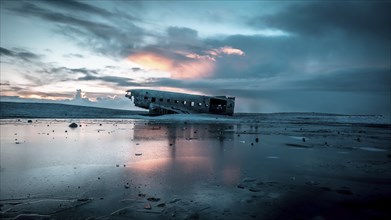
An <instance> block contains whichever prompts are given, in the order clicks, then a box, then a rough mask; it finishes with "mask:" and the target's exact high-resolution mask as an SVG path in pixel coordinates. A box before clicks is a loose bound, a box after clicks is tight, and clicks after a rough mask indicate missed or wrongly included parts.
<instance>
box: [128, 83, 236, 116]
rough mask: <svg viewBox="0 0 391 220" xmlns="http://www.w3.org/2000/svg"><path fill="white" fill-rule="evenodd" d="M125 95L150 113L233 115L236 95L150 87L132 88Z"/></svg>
mask: <svg viewBox="0 0 391 220" xmlns="http://www.w3.org/2000/svg"><path fill="white" fill-rule="evenodd" d="M126 92H127V93H126V95H125V97H127V98H129V99H131V100H132V99H133V101H134V105H135V106H137V107H140V108H145V109H149V114H150V115H164V114H192V113H210V114H220V115H233V114H234V108H235V97H226V96H203V95H191V94H184V93H177V92H166V91H158V90H149V89H131V90H128V91H126Z"/></svg>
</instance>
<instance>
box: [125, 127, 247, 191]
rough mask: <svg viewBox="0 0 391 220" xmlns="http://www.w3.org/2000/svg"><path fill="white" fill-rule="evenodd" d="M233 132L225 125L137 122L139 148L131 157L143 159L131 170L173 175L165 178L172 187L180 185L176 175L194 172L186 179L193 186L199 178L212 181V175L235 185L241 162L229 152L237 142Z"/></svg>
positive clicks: (134, 164)
mask: <svg viewBox="0 0 391 220" xmlns="http://www.w3.org/2000/svg"><path fill="white" fill-rule="evenodd" d="M232 130H234V126H232V125H222V124H208V125H206V126H205V124H203V125H198V124H183V125H178V124H176V123H173V124H160V123H135V124H134V129H133V138H134V139H133V141H134V143H138V144H139V145H137V146H136V147H134V148H132V149H133V150H134V152H132V153H131V154H130V155H135V154H136V153H142V156H133V157H132V158H133V159H131V161H132V166H131V167H132V169H135V170H137V171H138V172H140V173H143V174H145V175H150V174H154V175H155V174H156V175H159V176H160V175H163V174H164V175H168V174H170V175H168V176H166V177H162V179H166V181H168V183H167V184H169V185H170V184H173V185H177V184H179V183H174V182H172V181H174V180H172V179H170V178H171V177H172V176H173V175H174V174H176V175H177V176H184V175H188V174H190V173H191V177H187V180H186V181H189V182H188V183H187V184H190V183H191V181H196V180H197V178H201V179H203V178H210V176H209V174H210V173H211V172H212V173H214V174H215V175H217V176H219V178H221V179H223V181H224V182H226V183H227V184H232V183H235V181H236V182H237V181H239V178H240V161H239V160H237V159H234V158H232V157H234V155H230V153H227V152H226V150H227V148H229V149H231V148H232V147H233V146H232V145H233V144H234V143H235V142H234V139H235V136H234V133H233V132H230V131H232ZM226 161H230V162H229V163H226ZM157 173H158V174H157ZM174 176H175V175H174ZM172 178H174V177H172ZM174 179H175V181H177V180H176V179H177V178H174ZM178 181H179V182H181V181H185V180H182V179H180V180H179V179H178Z"/></svg>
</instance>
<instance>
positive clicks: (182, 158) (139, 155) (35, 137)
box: [0, 120, 382, 197]
mask: <svg viewBox="0 0 391 220" xmlns="http://www.w3.org/2000/svg"><path fill="white" fill-rule="evenodd" d="M72 121H75V122H76V123H78V124H80V125H81V127H78V128H75V129H72V128H69V127H68V125H69V124H70V122H71V120H61V121H56V120H37V121H35V120H34V121H33V123H27V122H26V121H23V120H22V121H19V122H18V121H16V120H14V121H12V120H11V121H8V122H9V123H8V122H7V121H4V120H3V121H2V123H1V126H0V128H1V148H0V150H1V155H0V159H1V161H0V165H1V177H2V178H1V180H0V183H1V197H4V196H7V195H9V194H8V193H9V192H13V193H15V192H19V194H23V193H27V192H33V191H36V192H37V193H38V192H39V193H46V190H47V188H50V187H51V188H53V192H55V191H59V190H60V191H61V190H69V189H67V187H69V188H72V186H75V187H76V186H80V185H81V186H82V185H91V184H92V186H93V185H94V184H97V183H95V182H94V181H95V180H96V179H97V178H98V177H99V178H101V179H102V180H103V179H107V181H109V182H111V183H113V184H114V185H116V186H118V185H119V186H118V187H123V186H121V184H122V183H123V182H129V181H131V182H132V184H134V185H135V186H137V187H140V186H142V187H144V188H145V187H147V188H149V190H151V191H155V192H156V193H163V192H165V193H167V194H172V193H191V192H192V190H195V189H199V188H200V187H202V186H203V184H210V185H215V186H223V187H232V186H235V185H236V184H237V183H238V182H240V180H241V179H242V178H244V177H249V176H250V177H256V178H259V179H263V180H284V181H286V179H290V178H291V177H292V176H297V175H303V173H312V172H313V171H314V170H316V172H315V173H322V172H323V173H325V172H330V173H329V174H327V175H336V174H338V172H343V170H332V172H331V171H329V170H328V167H327V166H325V167H322V166H319V165H318V164H320V161H323V162H324V163H338V162H339V161H340V160H341V159H342V160H343V159H346V158H350V157H351V156H352V155H353V153H356V154H357V155H359V154H360V153H361V151H359V152H357V151H348V153H347V154H339V153H338V154H337V153H336V152H338V151H335V150H333V149H332V148H324V142H325V141H324V139H323V137H322V136H313V137H311V138H308V137H307V140H308V141H307V142H306V143H303V142H302V140H301V138H300V139H297V138H291V137H293V136H294V137H296V136H298V134H296V133H295V132H290V133H289V132H287V133H286V134H285V135H269V132H271V130H272V128H270V126H266V127H265V126H262V127H261V126H260V125H259V124H251V123H249V124H217V123H215V124H213V123H212V124H197V123H195V124H192V123H185V122H178V123H159V122H153V121H147V120H72ZM270 125H272V124H270ZM292 126H296V125H292ZM288 129H290V130H292V131H300V129H297V128H295V127H293V128H289V127H288ZM280 131H281V129H280ZM300 134H303V133H300ZM371 135H372V134H371ZM256 138H259V142H256V141H255V139H256ZM370 140H371V139H370ZM328 141H329V143H332V141H333V139H330V140H328ZM341 141H343V139H342V140H341ZM285 143H289V144H290V145H289V146H287V145H285ZM357 143H358V142H357ZM367 143H368V142H366V141H364V138H363V141H361V142H360V143H359V144H362V145H363V146H362V147H367V146H366V145H365V144H367ZM290 146H299V147H290ZM301 146H304V147H301ZM305 146H310V147H305ZM313 146H318V147H313ZM358 147H360V146H358ZM345 151H346V150H345ZM379 153H382V152H378V151H368V153H367V154H366V155H365V157H366V158H368V159H369V158H371V157H372V158H376V157H378V154H379ZM305 178H306V177H305ZM109 179H110V180H109Z"/></svg>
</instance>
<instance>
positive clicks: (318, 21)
mask: <svg viewBox="0 0 391 220" xmlns="http://www.w3.org/2000/svg"><path fill="white" fill-rule="evenodd" d="M390 9H391V2H390V1H372V2H370V1H341V2H336V1H306V2H301V3H296V4H291V5H290V6H289V7H286V8H285V9H283V10H281V11H280V12H279V13H276V14H272V15H268V16H262V17H258V18H255V19H252V20H251V21H250V22H249V23H250V24H251V25H254V26H257V27H261V28H265V27H270V28H278V29H282V30H285V31H288V32H291V33H294V34H299V35H307V36H316V37H323V36H324V35H326V36H327V35H329V33H330V32H336V31H339V32H342V33H345V34H348V35H349V36H351V37H355V38H357V37H360V35H370V36H373V37H376V38H382V39H390V33H391V31H390V24H389V21H390V20H391V14H390Z"/></svg>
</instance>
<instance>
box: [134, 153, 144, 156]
mask: <svg viewBox="0 0 391 220" xmlns="http://www.w3.org/2000/svg"><path fill="white" fill-rule="evenodd" d="M134 155H136V156H141V155H143V154H142V153H135V154H134Z"/></svg>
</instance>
